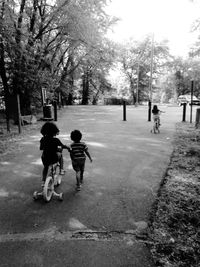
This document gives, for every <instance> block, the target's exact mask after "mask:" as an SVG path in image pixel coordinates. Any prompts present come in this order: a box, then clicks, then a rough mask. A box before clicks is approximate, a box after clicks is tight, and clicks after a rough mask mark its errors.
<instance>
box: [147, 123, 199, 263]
mask: <svg viewBox="0 0 200 267" xmlns="http://www.w3.org/2000/svg"><path fill="white" fill-rule="evenodd" d="M150 238H151V241H153V242H152V243H153V245H152V246H151V252H152V254H153V257H154V259H155V262H156V265H157V266H163V267H186V266H187V267H189V266H190V267H197V266H198V267H199V266H200V130H196V129H195V128H194V125H192V124H189V123H179V124H177V130H176V135H175V140H174V152H173V154H172V157H171V162H170V164H169V167H168V170H167V172H166V176H165V177H164V180H163V182H162V185H161V188H160V191H159V194H158V199H157V201H156V204H155V207H154V209H153V212H152V218H151V226H150Z"/></svg>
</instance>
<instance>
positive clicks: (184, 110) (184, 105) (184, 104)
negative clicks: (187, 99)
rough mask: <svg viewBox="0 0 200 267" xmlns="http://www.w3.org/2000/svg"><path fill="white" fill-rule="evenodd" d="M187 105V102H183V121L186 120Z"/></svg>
mask: <svg viewBox="0 0 200 267" xmlns="http://www.w3.org/2000/svg"><path fill="white" fill-rule="evenodd" d="M186 105H187V103H183V120H182V121H185V116H186Z"/></svg>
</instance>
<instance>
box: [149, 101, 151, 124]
mask: <svg viewBox="0 0 200 267" xmlns="http://www.w3.org/2000/svg"><path fill="white" fill-rule="evenodd" d="M148 108H149V109H148V121H151V100H149V103H148Z"/></svg>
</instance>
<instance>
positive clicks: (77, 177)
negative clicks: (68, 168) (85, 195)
mask: <svg viewBox="0 0 200 267" xmlns="http://www.w3.org/2000/svg"><path fill="white" fill-rule="evenodd" d="M76 185H77V188H76V189H77V190H80V171H77V172H76Z"/></svg>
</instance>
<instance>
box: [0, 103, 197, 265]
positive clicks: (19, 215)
mask: <svg viewBox="0 0 200 267" xmlns="http://www.w3.org/2000/svg"><path fill="white" fill-rule="evenodd" d="M160 108H161V109H162V110H163V111H165V113H163V114H162V116H161V124H162V126H161V133H160V134H156V135H155V134H151V133H150V129H151V127H152V122H148V121H147V118H148V116H147V115H148V114H147V107H137V108H135V107H132V106H127V121H123V114H122V106H71V107H66V108H65V110H64V111H63V112H62V117H59V119H58V122H57V125H58V126H59V128H60V136H59V137H60V139H61V140H62V141H63V143H66V144H69V143H70V132H71V131H72V130H73V129H79V130H81V131H82V133H83V141H85V142H86V143H87V144H88V147H89V151H90V153H91V155H92V157H93V163H90V162H89V160H88V161H87V163H86V171H85V178H84V185H83V187H82V190H81V191H80V192H76V191H75V173H74V171H73V170H72V167H71V162H70V157H69V154H68V152H67V151H64V153H63V155H64V162H65V170H66V174H65V175H64V178H63V182H62V184H61V185H60V187H59V188H58V190H57V191H58V192H63V193H64V201H63V202H59V201H58V200H56V199H52V201H51V202H50V203H48V204H46V203H44V202H43V201H42V200H38V201H33V198H32V195H33V192H34V191H35V190H40V184H41V172H42V165H41V160H40V151H39V140H40V138H41V135H40V133H39V132H35V133H33V134H31V135H30V136H28V137H25V138H24V139H22V140H21V141H20V143H19V146H17V147H16V151H15V152H14V153H12V155H11V154H7V155H4V156H2V157H1V159H0V255H1V257H0V266H9V267H12V266H13V267H14V266H18V267H21V266H26V267H28V266H31V267H33V266H35V267H36V266H37V267H40V266H41V267H47V266H48V267H51V266H52V267H53V266H54V267H61V266H62V267H63V266H69V267H82V266H83V267H84V266H87V267H103V266H105V267H118V266H123V267H126V266H133V267H154V264H153V261H152V259H151V255H150V252H149V249H148V247H147V246H146V245H145V242H144V240H143V239H142V236H143V234H144V233H145V231H146V227H147V221H148V216H149V212H150V209H151V206H152V204H153V202H154V200H155V197H156V193H157V190H158V188H159V184H160V182H161V179H162V176H163V174H164V172H165V169H166V167H167V165H168V163H169V159H170V154H171V152H172V149H173V146H172V142H173V134H174V131H175V123H176V122H178V121H181V119H182V114H181V113H182V109H181V108H180V107H167V106H163V107H160ZM194 112H195V111H194ZM140 237H141V238H140Z"/></svg>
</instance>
